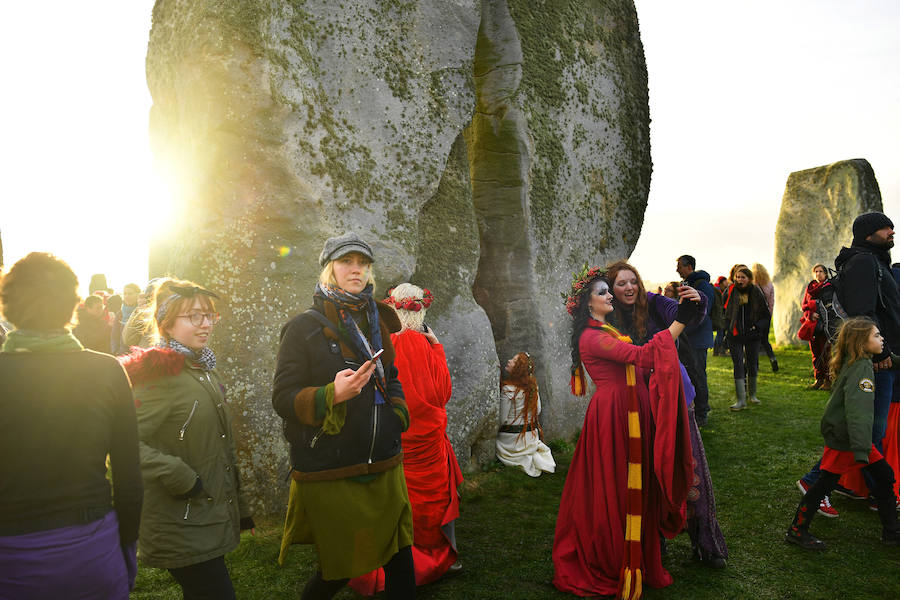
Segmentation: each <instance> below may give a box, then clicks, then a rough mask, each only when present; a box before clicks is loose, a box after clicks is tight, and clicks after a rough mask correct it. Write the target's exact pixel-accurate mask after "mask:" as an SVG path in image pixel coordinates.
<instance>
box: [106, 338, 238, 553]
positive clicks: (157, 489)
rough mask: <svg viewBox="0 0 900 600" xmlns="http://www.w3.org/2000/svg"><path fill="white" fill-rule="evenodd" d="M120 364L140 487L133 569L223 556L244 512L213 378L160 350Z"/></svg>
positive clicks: (227, 424) (220, 391)
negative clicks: (131, 411) (131, 408)
mask: <svg viewBox="0 0 900 600" xmlns="http://www.w3.org/2000/svg"><path fill="white" fill-rule="evenodd" d="M122 363H123V365H124V366H125V370H126V371H127V372H128V375H129V377H130V378H131V381H132V385H133V387H134V397H135V407H136V412H137V420H138V435H139V438H140V453H141V471H142V475H143V479H144V505H143V513H142V515H141V529H140V537H139V538H138V548H139V550H140V558H141V561H142V562H143V563H145V564H147V565H149V566H153V567H159V568H164V569H175V568H179V567H185V566H188V565H192V564H196V563H199V562H203V561H206V560H209V559H212V558H216V557H219V556H222V555H224V554H226V553H228V552H230V551H231V550H233V549H234V548H235V547H237V545H238V542H239V541H240V521H241V519H242V518H246V517H249V516H250V510H249V508H248V506H247V502H246V500H245V498H244V495H243V493H242V491H241V479H240V474H239V472H238V466H237V460H236V452H235V443H234V436H233V434H232V430H231V416H230V414H229V410H228V407H227V405H226V403H225V388H224V386H223V385H222V382H221V380H220V379H219V376H218V374H217V373H216V372H215V371H214V370H213V371H205V370H203V369H200V368H198V367H195V366H194V364H193V362H192V361H190V360H188V359H187V358H186V357H185V356H184V355H183V354H180V353H178V352H176V351H174V350H171V349H167V348H150V349H147V350H142V349H137V348H136V349H135V350H134V352H133V353H132V354H131V355H129V356H127V357H123V360H122ZM198 477H199V483H198ZM200 486H202V488H201V487H200Z"/></svg>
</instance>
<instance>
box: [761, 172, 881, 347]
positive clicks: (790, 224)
mask: <svg viewBox="0 0 900 600" xmlns="http://www.w3.org/2000/svg"><path fill="white" fill-rule="evenodd" d="M881 210H882V208H881V191H880V190H879V188H878V181H876V179H875V173H874V172H873V171H872V165H870V164H869V161H867V160H865V159H862V158H856V159H853V160H843V161H840V162H836V163H833V164H830V165H826V166H824V167H816V168H814V169H807V170H805V171H797V172H795V173H791V174H790V176H789V177H788V180H787V185H786V186H785V189H784V197H783V198H782V200H781V213H780V214H779V216H778V225H776V227H775V276H774V278H773V281H774V283H775V341H776V343H777V344H779V345H782V344H789V345H797V344H805V342H803V341H802V340H800V339H799V338H798V337H797V331H799V329H800V317H801V316H802V314H803V312H802V311H801V310H800V302H801V301H802V300H803V293H804V292H805V291H806V285H807V284H808V283H809V282H810V281H811V280H812V268H813V266H814V265H815V264H817V263H822V264H824V265H825V266H827V267H829V268H834V259H835V257H836V256H837V255H838V252H840V249H841V246H849V245H850V242H851V240H852V239H853V231H852V227H853V220H854V219H855V218H856V217H857V216H859V215H860V214H862V213H866V212H870V211H881Z"/></svg>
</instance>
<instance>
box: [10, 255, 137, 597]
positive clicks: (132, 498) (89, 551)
mask: <svg viewBox="0 0 900 600" xmlns="http://www.w3.org/2000/svg"><path fill="white" fill-rule="evenodd" d="M77 289H78V279H77V278H76V277H75V274H74V273H73V272H72V269H70V268H69V266H68V265H67V264H66V263H65V262H63V261H62V260H60V259H59V258H56V257H55V256H53V255H50V254H45V253H42V252H32V253H31V254H29V255H28V256H26V257H25V258H23V259H22V260H20V261H18V262H17V263H16V264H14V265H13V266H12V268H11V269H10V270H9V272H8V273H7V274H6V276H5V277H4V278H3V279H2V282H0V310H2V312H3V314H4V315H5V318H6V319H8V320H9V321H10V322H11V323H12V324H13V325H14V327H15V329H13V330H12V331H10V332H9V334H8V338H7V340H6V342H5V343H4V345H3V348H2V352H0V455H2V456H3V459H2V460H0V597H3V598H11V599H12V598H15V599H18V598H66V599H85V600H87V599H95V598H103V599H104V600H107V599H112V600H126V599H127V598H128V593H129V590H130V589H131V588H132V587H133V586H134V579H135V576H136V574H137V561H136V556H135V552H136V548H135V542H136V540H137V538H138V528H139V523H140V516H141V501H142V497H143V490H142V486H141V471H140V465H139V462H138V435H137V423H136V421H135V408H134V398H133V396H132V394H131V387H130V385H129V383H128V378H127V377H126V376H125V372H124V371H123V370H122V367H121V366H120V365H119V363H117V362H116V360H115V359H114V358H112V357H111V356H107V355H105V354H100V353H97V352H93V351H90V350H85V349H84V348H83V347H82V345H81V343H79V341H78V340H77V339H76V338H75V337H74V336H73V335H72V334H71V333H70V332H69V330H68V329H66V326H67V325H68V324H69V322H70V320H71V319H72V312H73V310H74V309H75V305H76V304H78V296H77V294H76V290H77ZM98 300H99V298H98ZM107 457H108V460H109V474H110V477H109V478H107Z"/></svg>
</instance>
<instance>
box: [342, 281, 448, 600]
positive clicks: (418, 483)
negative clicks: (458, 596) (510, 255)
mask: <svg viewBox="0 0 900 600" xmlns="http://www.w3.org/2000/svg"><path fill="white" fill-rule="evenodd" d="M432 300H433V298H432V295H431V292H429V291H428V290H427V289H422V288H420V287H418V286H415V285H412V284H410V283H402V284H400V285H398V286H396V287H394V288H392V289H391V290H390V293H389V295H388V297H387V298H386V299H385V303H386V304H390V305H391V306H393V307H394V309H395V310H396V311H397V316H399V317H400V323H401V325H402V329H401V330H400V332H399V333H392V334H391V343H392V344H393V345H394V350H396V352H397V357H396V359H395V360H394V365H396V367H397V370H398V371H399V378H400V383H402V384H403V393H404V394H405V395H406V402H407V406H408V407H409V421H410V424H409V429H407V430H406V431H404V432H403V434H402V436H401V438H402V442H403V472H404V474H405V475H406V487H407V489H408V490H409V500H410V503H411V504H412V514H413V539H414V540H415V542H414V543H413V547H412V554H413V560H414V563H415V571H416V585H424V584H426V583H431V582H432V581H435V580H436V579H438V578H439V577H441V576H442V575H444V574H455V573H458V572H460V571H461V570H462V565H461V564H460V563H459V561H458V560H457V553H456V533H455V529H454V523H455V521H456V519H457V517H459V495H458V494H457V490H456V488H457V487H458V486H459V485H460V484H461V483H462V481H463V477H462V471H461V470H460V468H459V463H457V462H456V455H455V454H454V453H453V446H451V445H450V439H449V438H448V437H447V410H446V405H447V402H448V401H449V400H450V394H451V392H452V385H451V382H450V371H449V369H448V368H447V358H446V356H445V355H444V347H443V346H442V345H441V343H440V342H439V341H438V338H437V336H436V335H435V334H434V331H432V330H431V329H430V328H429V327H428V326H427V325H425V312H426V310H427V309H428V307H429V306H430V305H431V302H432ZM350 587H352V588H353V589H355V590H356V591H357V592H359V593H360V594H364V595H368V596H371V595H374V594H375V593H377V592H379V591H381V590H383V589H384V570H383V569H378V570H376V571H372V572H371V573H367V574H366V575H362V576H360V577H356V578H354V579H351V580H350Z"/></svg>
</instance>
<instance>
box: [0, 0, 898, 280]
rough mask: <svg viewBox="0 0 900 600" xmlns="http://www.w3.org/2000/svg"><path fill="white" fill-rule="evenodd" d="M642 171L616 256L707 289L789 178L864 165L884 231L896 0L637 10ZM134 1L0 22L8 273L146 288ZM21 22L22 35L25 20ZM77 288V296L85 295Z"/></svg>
mask: <svg viewBox="0 0 900 600" xmlns="http://www.w3.org/2000/svg"><path fill="white" fill-rule="evenodd" d="M635 4H636V7H637V11H638V19H639V22H640V29H641V39H642V41H643V44H644V51H645V55H646V61H647V69H648V75H649V86H650V116H651V119H652V123H651V130H650V133H651V154H652V157H653V175H652V179H651V186H650V197H649V201H648V205H647V212H646V216H645V220H644V227H643V230H642V233H641V237H640V239H639V241H638V245H637V247H636V248H635V252H634V254H633V255H632V256H631V260H632V262H633V263H634V264H635V266H636V267H637V268H638V269H639V270H640V271H641V274H642V276H643V277H644V279H645V280H647V281H653V282H663V281H667V280H670V279H672V278H674V277H675V270H674V262H675V258H676V257H677V256H679V255H680V254H685V253H687V254H692V255H694V256H695V257H696V258H697V261H698V268H702V269H706V270H707V271H709V272H710V274H711V275H713V276H714V277H715V276H716V275H718V274H721V273H725V272H727V270H728V269H729V267H730V266H731V265H732V264H734V263H736V262H744V263H748V264H750V263H752V262H761V263H763V264H764V265H766V266H767V267H770V270H771V267H772V264H773V257H774V247H773V245H774V231H775V224H776V222H777V219H778V212H779V208H780V204H781V198H782V194H783V192H784V185H785V182H786V181H787V177H788V175H789V174H790V173H791V172H793V171H799V170H803V169H807V168H812V167H816V166H820V165H825V164H829V163H832V162H835V161H838V160H844V159H850V158H866V159H868V160H869V162H870V163H871V164H872V166H873V168H874V170H875V175H876V177H877V178H878V181H879V184H880V186H881V192H882V197H883V199H884V208H885V211H886V212H887V213H888V215H895V218H896V219H898V220H900V212H898V209H900V170H898V168H897V167H898V165H900V144H898V140H900V110H898V109H900V75H898V73H900V69H898V67H897V65H898V64H900V35H897V31H900V2H896V1H895V0H857V1H854V2H846V1H843V0H841V1H838V0H795V1H791V0H780V1H773V0H759V1H755V2H747V1H737V0H734V1H730V2H721V0H720V1H716V2H713V1H708V0H702V1H701V0H685V1H683V2H672V1H671V0H636V2H635ZM152 5H153V2H152V1H151V0H128V1H127V2H123V1H121V0H92V1H91V2H86V3H72V2H65V1H63V0H52V1H51V2H49V3H30V2H16V3H9V6H5V7H4V19H3V20H2V23H0V67H2V72H3V73H4V75H5V83H6V85H5V93H4V94H3V95H2V96H0V131H2V132H3V138H2V139H3V143H2V145H0V148H2V154H3V156H2V161H0V165H2V167H0V168H2V181H3V185H4V190H3V194H2V195H0V233H2V239H3V249H4V259H5V263H6V265H7V266H9V265H11V264H12V263H13V262H15V261H16V260H18V259H19V258H21V257H22V256H24V255H25V254H27V253H28V252H30V251H33V250H43V251H50V252H54V253H56V254H58V255H59V256H61V257H63V258H64V259H66V260H67V261H68V262H69V263H70V264H71V265H72V267H73V268H74V270H75V271H76V274H77V275H78V276H79V279H80V280H81V282H82V284H83V287H84V288H86V286H87V283H88V280H89V278H90V275H91V274H92V273H95V272H103V273H106V274H107V277H108V281H109V284H110V285H111V286H112V287H114V288H116V289H121V287H122V286H123V285H124V284H125V283H128V282H130V281H135V282H136V283H139V284H142V283H143V282H144V281H145V280H146V274H147V273H146V272H147V254H148V250H147V249H148V245H149V240H150V238H151V236H152V235H153V233H154V232H155V231H156V230H157V229H158V228H160V227H162V226H164V224H165V222H166V218H167V217H168V216H169V213H170V211H171V203H172V200H171V197H172V196H171V193H170V191H169V189H168V187H167V184H166V182H165V181H164V180H163V179H162V178H161V177H159V176H158V175H157V173H156V171H155V169H154V167H153V159H152V155H151V152H150V148H149V140H148V125H147V123H148V113H149V110H150V106H151V103H152V101H151V98H150V94H149V92H148V90H147V84H146V78H145V72H144V59H145V55H146V50H147V38H148V33H149V30H150V12H151V9H152ZM29 24H39V27H38V26H32V25H29ZM85 291H86V290H85Z"/></svg>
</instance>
